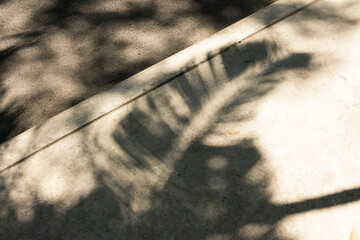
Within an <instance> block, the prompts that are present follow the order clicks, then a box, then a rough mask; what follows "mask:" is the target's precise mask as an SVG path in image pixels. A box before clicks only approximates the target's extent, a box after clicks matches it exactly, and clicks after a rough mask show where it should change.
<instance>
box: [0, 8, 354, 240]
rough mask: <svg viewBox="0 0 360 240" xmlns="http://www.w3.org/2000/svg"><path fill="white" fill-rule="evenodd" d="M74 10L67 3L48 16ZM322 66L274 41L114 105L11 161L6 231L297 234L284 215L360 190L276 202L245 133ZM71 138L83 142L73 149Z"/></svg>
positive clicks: (7, 234) (0, 195) (0, 184)
mask: <svg viewBox="0 0 360 240" xmlns="http://www.w3.org/2000/svg"><path fill="white" fill-rule="evenodd" d="M64 3H67V2H64ZM76 3H77V2H74V4H76ZM67 4H69V6H67V7H66V9H67V8H70V9H74V8H75V7H74V6H73V5H72V4H73V3H70V2H68V3H67ZM64 8H65V7H64ZM150 13H151V12H150ZM46 14H52V13H51V12H49V13H48V12H46ZM135 14H140V15H141V14H143V13H141V11H140V12H136V13H135ZM66 17H67V15H66V14H65V13H61V12H60V15H59V16H58V18H55V20H54V19H52V20H51V21H53V23H52V24H57V23H58V22H59V21H60V20H59V19H66ZM97 17H99V16H98V15H97ZM113 17H114V18H116V17H118V16H113ZM145 17H146V16H145ZM56 19H58V20H56ZM99 19H103V18H101V17H100V18H99ZM62 24H63V23H61V26H57V27H63V26H65V25H62ZM99 24H100V23H99ZM103 36H104V39H105V40H104V41H106V38H107V35H106V34H104V35H103ZM62 37H64V36H62ZM65 38H66V37H65ZM121 44H124V45H122V46H125V45H126V43H121ZM121 44H120V45H121ZM42 57H43V58H45V59H46V58H50V59H51V56H47V55H46V54H45V55H44V56H42ZM99 61H100V62H101V60H99ZM65 63H66V61H65ZM99 66H101V64H100V65H99ZM318 67H319V66H318V65H317V64H316V62H313V59H312V55H311V54H310V53H308V52H293V51H284V49H282V48H281V47H280V46H278V45H277V44H276V43H275V42H271V41H256V42H251V41H245V42H243V43H241V44H237V45H234V46H232V47H230V48H228V49H226V50H225V51H223V52H221V53H220V54H218V55H216V56H214V57H213V58H211V59H210V60H209V61H207V62H204V63H202V64H200V65H199V66H198V67H196V68H194V69H192V70H191V71H189V72H186V73H185V74H183V75H181V76H179V77H177V78H175V79H174V80H172V81H170V82H168V83H167V84H164V85H162V86H160V87H158V88H156V89H154V91H151V92H149V93H147V94H146V95H144V96H142V97H140V98H138V99H136V100H134V101H132V102H131V103H129V104H128V105H126V106H124V107H123V108H121V109H120V111H119V112H122V111H123V112H124V114H123V115H121V114H120V113H119V115H116V111H114V112H113V113H110V114H109V115H107V116H105V117H103V118H102V119H99V120H100V121H103V123H101V124H100V123H99V121H95V122H93V123H92V124H89V125H88V126H86V127H84V128H83V129H81V131H79V132H77V133H74V134H73V135H72V136H67V137H66V138H65V139H63V141H61V142H60V143H59V142H58V143H55V144H54V145H53V146H50V147H49V148H47V149H44V150H43V151H42V153H38V154H37V155H38V156H39V155H40V157H39V158H40V159H36V157H37V156H33V157H34V158H35V159H31V158H30V159H27V160H26V161H24V162H22V163H21V164H18V165H16V166H14V167H12V168H9V169H7V170H6V171H3V172H2V173H1V175H0V234H1V236H4V238H6V239H49V238H50V239H53V238H55V239H207V240H215V239H249V240H250V239H251V240H259V239H279V240H285V239H286V240H291V239H292V238H290V237H289V236H287V235H284V234H282V233H281V232H280V231H278V229H277V224H278V223H279V221H281V220H283V219H284V218H286V217H288V216H290V215H291V214H296V213H301V212H305V211H311V210H316V209H322V208H328V207H332V206H334V205H340V204H345V203H350V202H353V201H356V200H359V199H360V190H359V189H352V190H348V191H343V192H340V193H335V194H331V195H328V196H323V197H319V198H314V199H308V200H303V201H299V202H294V203H288V204H283V205H279V204H275V203H273V202H272V201H271V198H272V197H273V196H272V194H273V192H272V191H271V189H270V186H269V185H270V180H271V178H272V173H271V172H270V171H268V168H267V167H266V161H265V160H266V159H265V156H264V153H263V152H262V150H261V148H260V147H259V146H258V142H257V136H256V135H254V134H253V133H252V132H251V131H250V132H248V127H249V126H247V124H248V122H249V121H251V120H252V119H253V118H254V117H256V114H257V112H256V111H255V109H256V105H257V104H258V102H259V101H261V100H263V99H264V98H266V97H267V96H268V95H269V94H271V93H272V92H273V91H274V90H276V89H277V88H278V87H279V86H280V85H281V84H283V83H285V82H286V81H294V80H293V78H292V77H291V76H293V75H296V74H297V73H298V72H301V71H304V70H306V71H307V72H314V71H315V70H316V69H317V68H318ZM77 70H78V69H77ZM84 71H85V72H86V68H85V70H84ZM94 71H95V72H96V71H98V70H96V69H94ZM99 71H100V72H101V70H99ZM102 73H104V72H102ZM111 74H113V73H111ZM111 74H110V75H111ZM114 74H115V75H114V76H116V74H117V73H114ZM301 80H302V81H304V82H305V81H309V79H301ZM111 114H113V115H111ZM84 117H86V116H84ZM13 121H15V120H13ZM96 124H97V125H96ZM111 124H113V125H111ZM93 125H94V126H93ZM104 125H111V126H113V128H111V127H109V128H105V127H103V128H102V126H104ZM104 129H105V130H106V131H104ZM109 129H111V130H109ZM72 137H73V141H74V142H75V144H76V146H72V147H69V146H68V145H66V141H67V140H66V139H70V138H72ZM74 139H75V140H74ZM70 142H71V141H70ZM71 144H73V143H71ZM47 151H49V152H47ZM41 154H42V155H41ZM35 155H36V154H35ZM65 155H69V156H65ZM36 160H38V161H36ZM39 160H41V161H39ZM63 179H65V180H63ZM89 179H91V180H89ZM64 182H65V183H67V184H68V185H66V184H64ZM94 182H95V183H94ZM88 185H91V187H88Z"/></svg>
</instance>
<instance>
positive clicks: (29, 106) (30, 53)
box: [0, 0, 273, 143]
mask: <svg viewBox="0 0 360 240" xmlns="http://www.w3.org/2000/svg"><path fill="white" fill-rule="evenodd" d="M271 2H273V0H245V1H244V0H222V1H217V0H121V1H120V0H91V1H90V0H46V1H43V0H26V1H18V0H1V1H0V143H1V142H3V141H5V140H8V139H10V138H12V137H14V136H16V135H17V134H19V133H21V132H23V131H25V130H27V129H29V128H31V127H33V126H35V125H38V124H40V123H42V122H44V121H45V120H46V119H48V118H50V117H52V116H54V115H56V114H58V113H60V112H62V111H64V110H66V109H68V108H69V107H71V106H74V105H75V104H77V103H79V102H81V101H83V100H85V99H87V98H89V97H90V96H92V95H95V94H96V93H99V92H101V91H104V90H106V89H108V88H110V87H112V86H113V85H115V84H116V83H118V82H120V81H122V80H124V79H126V78H128V77H130V76H132V75H134V74H136V73H138V72H140V71H141V70H143V69H145V68H147V67H150V66H152V65H153V64H155V63H157V62H158V61H160V60H163V59H165V58H166V57H169V56H171V55H173V54H174V53H177V52H178V51H180V50H182V49H184V48H186V47H188V46H190V45H192V44H194V43H196V42H198V41H200V40H202V39H204V38H206V37H208V36H210V35H211V34H213V33H215V32H217V31H219V30H221V29H223V28H225V27H227V26H229V25H230V24H232V23H234V22H237V21H238V20H240V19H242V18H244V17H246V16H248V15H249V14H251V13H253V12H255V11H257V10H259V9H261V8H263V7H265V6H266V5H268V4H270V3H271Z"/></svg>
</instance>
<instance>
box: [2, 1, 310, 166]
mask: <svg viewBox="0 0 360 240" xmlns="http://www.w3.org/2000/svg"><path fill="white" fill-rule="evenodd" d="M312 2H314V1H313V0H295V1H290V2H289V1H288V0H282V1H277V2H276V3H275V4H273V5H272V6H271V7H268V8H265V9H263V10H261V11H259V12H257V13H256V14H253V15H252V16H251V17H248V18H246V19H244V20H242V21H239V22H237V23H235V24H233V25H232V26H229V27H227V28H225V29H224V30H222V31H220V32H218V33H216V34H214V35H213V36H211V37H209V38H207V39H205V40H203V41H201V42H200V43H198V44H195V45H193V46H191V47H189V48H187V49H185V50H183V51H181V52H179V53H177V54H175V55H173V56H171V57H169V58H167V59H165V60H164V61H161V62H159V63H157V64H155V65H153V66H152V67H150V68H148V69H146V70H144V71H142V72H140V73H139V74H137V75H134V76H132V77H130V78H128V79H126V81H124V82H121V83H120V84H117V85H116V86H114V87H113V88H111V89H109V90H107V91H105V92H102V93H99V94H97V95H96V96H94V97H92V98H90V99H87V100H86V101H84V102H82V103H80V104H78V105H76V106H74V107H72V108H70V109H68V110H66V111H64V112H62V113H61V114H58V115H56V116H55V117H53V118H51V119H49V120H47V121H45V122H44V123H42V124H38V125H37V126H35V127H33V128H31V129H30V130H27V131H26V132H24V133H22V134H20V135H18V136H16V137H14V138H13V139H11V140H9V141H7V142H6V143H4V144H2V145H0V159H1V161H0V170H2V169H4V168H7V167H8V166H10V165H12V164H14V163H16V162H18V161H20V160H22V159H24V158H26V157H28V156H30V155H32V154H34V153H36V152H37V151H39V150H41V149H43V148H44V147H46V146H48V145H49V144H52V143H53V142H55V141H58V140H59V139H61V138H63V137H65V136H66V135H68V134H70V133H72V132H74V131H75V130H77V129H78V128H80V127H82V126H84V125H86V124H88V123H90V122H91V121H93V120H95V119H97V118H99V117H101V116H103V115H104V114H106V113H108V112H110V111H113V110H114V109H116V108H118V107H120V106H122V105H124V104H126V103H128V102H130V101H132V100H133V99H135V98H137V97H138V96H140V95H142V94H145V93H146V92H148V91H150V90H152V89H154V88H156V87H158V86H160V85H161V84H164V83H165V82H167V81H170V80H171V79H173V78H174V77H176V76H178V75H180V74H182V73H184V72H186V71H188V70H189V69H191V68H193V67H195V66H196V65H197V64H199V63H201V62H203V61H206V60H207V59H209V58H211V57H213V56H214V55H216V54H218V53H219V52H221V51H222V50H224V49H225V48H228V47H229V46H231V45H233V44H235V43H238V42H240V41H242V40H244V39H246V38H248V37H249V36H251V35H252V34H255V33H256V32H258V31H260V30H262V29H264V28H266V27H268V26H270V25H271V24H273V23H275V22H277V21H279V20H281V19H282V18H284V17H286V16H289V15H291V14H293V13H294V12H296V11H298V10H299V9H301V8H303V7H304V6H307V4H309V3H312ZM25 145H26V146H27V147H26V148H23V146H25Z"/></svg>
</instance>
